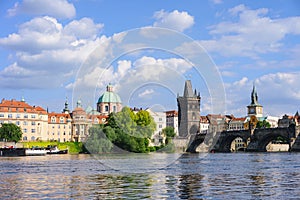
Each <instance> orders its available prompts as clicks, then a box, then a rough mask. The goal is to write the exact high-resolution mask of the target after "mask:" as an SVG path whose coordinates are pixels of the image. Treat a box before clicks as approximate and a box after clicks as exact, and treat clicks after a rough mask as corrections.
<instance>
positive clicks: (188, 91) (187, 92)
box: [183, 80, 194, 97]
mask: <svg viewBox="0 0 300 200" xmlns="http://www.w3.org/2000/svg"><path fill="white" fill-rule="evenodd" d="M183 96H184V97H194V94H193V88H192V83H191V80H186V81H185V85H184V93H183Z"/></svg>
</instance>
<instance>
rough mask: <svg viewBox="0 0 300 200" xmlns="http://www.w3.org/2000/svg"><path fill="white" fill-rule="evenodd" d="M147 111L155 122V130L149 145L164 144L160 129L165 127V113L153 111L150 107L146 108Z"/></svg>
mask: <svg viewBox="0 0 300 200" xmlns="http://www.w3.org/2000/svg"><path fill="white" fill-rule="evenodd" d="M146 111H147V112H149V114H150V116H152V117H153V119H154V122H155V123H156V130H155V132H154V133H153V135H152V137H151V143H150V144H149V146H159V145H161V144H164V142H165V136H164V135H163V134H162V130H163V129H164V128H166V126H167V123H166V113H165V112H154V111H152V110H150V109H146Z"/></svg>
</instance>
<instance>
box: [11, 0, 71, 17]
mask: <svg viewBox="0 0 300 200" xmlns="http://www.w3.org/2000/svg"><path fill="white" fill-rule="evenodd" d="M7 13H8V15H9V16H15V15H17V14H31V15H49V16H52V17H55V18H60V19H64V18H73V17H74V16H75V15H76V10H75V7H74V5H73V4H71V3H69V2H68V1H67V0H23V1H22V2H21V3H18V2H17V3H15V5H14V7H13V8H11V9H9V10H8V11H7Z"/></svg>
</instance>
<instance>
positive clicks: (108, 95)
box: [98, 84, 122, 103]
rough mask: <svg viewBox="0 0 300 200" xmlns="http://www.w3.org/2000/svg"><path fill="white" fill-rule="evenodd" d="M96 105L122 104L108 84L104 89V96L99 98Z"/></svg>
mask: <svg viewBox="0 0 300 200" xmlns="http://www.w3.org/2000/svg"><path fill="white" fill-rule="evenodd" d="M98 103H122V102H121V98H120V97H119V95H118V94H116V93H115V92H113V86H112V85H111V84H109V85H108V86H107V87H106V91H105V92H104V94H102V95H101V96H100V97H99V99H98Z"/></svg>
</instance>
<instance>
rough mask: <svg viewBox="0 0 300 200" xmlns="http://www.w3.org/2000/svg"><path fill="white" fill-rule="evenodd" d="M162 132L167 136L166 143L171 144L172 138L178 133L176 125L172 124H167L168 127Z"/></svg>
mask: <svg viewBox="0 0 300 200" xmlns="http://www.w3.org/2000/svg"><path fill="white" fill-rule="evenodd" d="M162 134H163V135H165V136H166V141H165V143H166V144H169V143H170V142H171V140H172V138H174V137H175V135H176V133H175V130H174V127H171V126H167V127H166V128H164V129H163V130H162Z"/></svg>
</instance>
